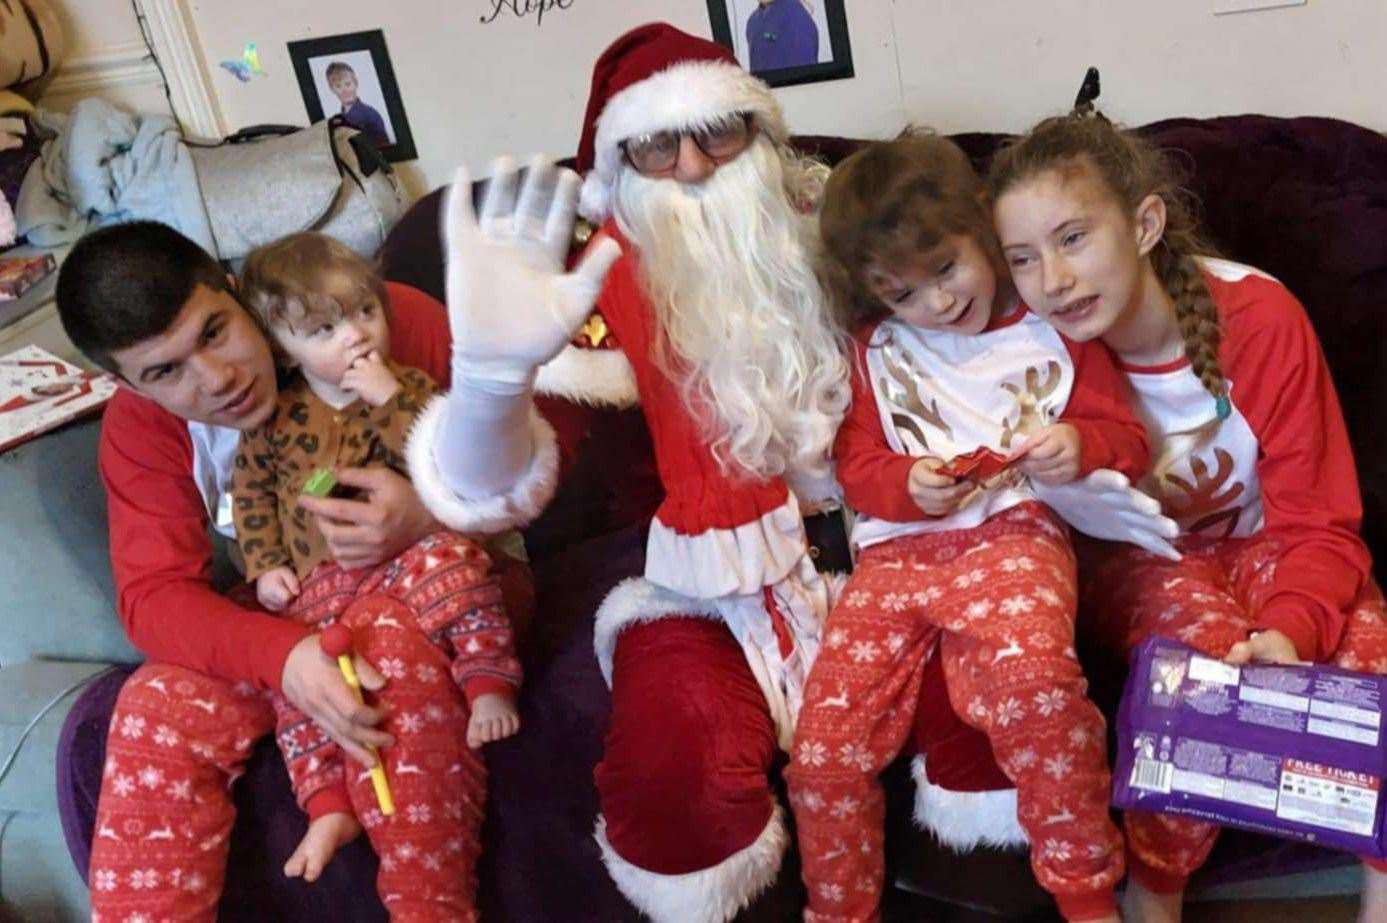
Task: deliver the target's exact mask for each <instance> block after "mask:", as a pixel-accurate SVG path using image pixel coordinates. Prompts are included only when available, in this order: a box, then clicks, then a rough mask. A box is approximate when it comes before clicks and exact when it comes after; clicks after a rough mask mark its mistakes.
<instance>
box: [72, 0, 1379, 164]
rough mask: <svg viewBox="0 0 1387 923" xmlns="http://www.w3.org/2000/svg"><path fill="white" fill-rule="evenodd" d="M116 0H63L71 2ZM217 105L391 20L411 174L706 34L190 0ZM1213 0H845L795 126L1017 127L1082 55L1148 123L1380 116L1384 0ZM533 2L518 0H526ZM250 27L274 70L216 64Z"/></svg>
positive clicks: (1058, 98) (885, 129)
mask: <svg viewBox="0 0 1387 923" xmlns="http://www.w3.org/2000/svg"><path fill="white" fill-rule="evenodd" d="M74 2H83V3H87V4H94V3H100V4H102V5H103V6H105V5H106V4H107V3H109V2H110V0H69V3H74ZM185 2H186V4H187V7H188V8H189V9H190V11H191V13H192V18H193V20H194V22H195V24H196V29H197V32H198V34H199V36H200V41H201V43H202V46H203V47H202V50H203V53H204V56H205V59H206V61H207V63H208V64H209V65H210V66H209V68H208V70H209V72H210V73H211V75H212V76H211V79H212V82H213V85H214V89H215V91H216V95H217V101H218V104H219V105H220V107H221V111H222V113H223V114H224V116H225V120H226V122H227V123H229V124H230V125H232V126H241V125H246V124H251V123H255V122H270V121H282V122H302V121H303V120H304V119H305V113H304V109H303V104H302V102H301V100H300V96H299V92H298V87H297V84H296V82H295V80H294V75H293V69H292V67H291V65H290V62H289V57H288V53H287V51H286V49H285V42H286V41H289V40H292V39H298V38H309V37H314V36H322V35H332V34H336V33H340V32H351V31H357V30H362V29H372V28H377V27H379V28H383V29H384V30H385V35H386V41H387V42H388V44H389V48H390V55H391V58H392V61H393V63H394V66H395V71H396V74H397V76H398V78H399V82H400V87H401V90H402V94H403V96H404V103H405V107H406V110H407V112H408V116H409V121H410V125H411V127H412V129H413V132H414V139H415V143H416V146H417V147H418V149H419V155H420V159H419V162H418V164H417V165H416V166H415V167H413V168H412V169H411V173H410V175H409V179H410V182H411V185H412V186H413V187H414V188H415V190H416V191H418V190H422V189H426V188H430V187H432V186H435V185H438V184H439V183H442V182H446V181H447V179H448V177H449V175H450V174H451V170H452V167H453V165H454V164H456V163H457V162H459V161H462V162H466V163H467V164H469V165H470V166H471V167H472V168H473V170H474V171H482V170H484V169H485V166H486V162H487V160H488V159H489V158H490V157H491V155H493V154H495V153H497V152H501V151H507V150H510V151H517V152H521V153H527V152H531V151H546V152H549V153H553V154H555V155H563V154H568V153H571V151H572V149H573V148H574V147H575V145H576V143H577V142H576V139H577V133H578V127H579V122H580V120H581V117H582V109H583V105H584V102H585V100H586V96H587V84H588V80H589V77H590V73H591V67H592V62H593V59H594V58H595V57H596V56H597V54H598V53H599V52H600V51H601V49H602V48H603V47H604V46H605V45H606V44H607V43H608V42H609V41H610V40H611V39H612V38H613V37H615V36H616V35H617V34H619V33H620V32H621V31H623V30H624V29H626V28H628V27H630V26H632V25H635V24H637V23H639V22H642V21H646V20H649V19H656V18H665V19H668V20H669V21H671V22H673V23H674V24H676V25H678V26H680V27H682V28H685V29H688V30H690V31H692V32H695V33H698V34H702V35H707V34H709V25H708V14H707V5H706V3H705V2H704V0H645V2H639V0H571V2H570V5H569V7H568V9H559V10H550V11H549V12H548V13H546V16H545V20H544V23H543V25H542V26H537V25H536V24H535V21H534V17H533V16H529V17H526V18H523V19H517V18H515V17H514V16H510V15H508V14H502V15H501V16H500V17H499V18H497V20H496V21H495V22H493V23H491V24H489V25H482V24H481V23H480V21H479V20H480V18H481V17H482V16H483V15H485V14H487V13H488V12H490V11H491V9H492V8H493V5H494V2H495V0H446V2H445V0H385V2H383V0H332V2H325V0H313V2H307V0H185ZM1214 3H1215V0H895V2H888V0H847V10H848V19H849V27H850V31H851V39H852V46H853V56H854V61H855V65H856V70H857V77H856V79H854V80H851V81H835V82H831V83H820V84H813V85H809V86H804V87H792V88H787V89H785V90H782V91H780V97H781V99H782V101H783V103H784V105H785V107H786V110H787V113H788V115H789V118H790V122H791V125H792V126H793V128H794V129H795V130H797V131H801V132H824V133H839V134H851V135H884V134H888V133H891V132H894V131H895V130H897V129H898V128H900V127H901V126H902V125H903V124H905V123H906V122H908V121H916V122H924V123H931V124H934V125H936V126H938V127H939V128H941V129H943V130H947V131H956V130H965V129H974V130H986V129H1008V130H1015V129H1020V128H1022V127H1024V126H1025V125H1026V124H1028V123H1029V122H1031V121H1034V120H1035V119H1036V118H1037V117H1039V116H1041V115H1043V114H1048V113H1050V112H1053V111H1056V110H1059V109H1062V108H1064V107H1065V106H1066V105H1067V103H1068V101H1069V100H1071V99H1072V97H1073V94H1074V91H1075V89H1076V88H1077V86H1078V82H1079V80H1080V78H1081V77H1082V75H1083V71H1084V68H1085V66H1086V65H1088V64H1096V65H1098V66H1099V67H1100V68H1102V71H1103V75H1104V103H1105V105H1106V107H1107V109H1108V111H1109V112H1110V113H1111V114H1112V115H1114V116H1115V117H1117V118H1120V119H1122V120H1125V121H1128V122H1131V123H1141V122H1146V121H1150V120H1153V119H1158V118H1164V117H1168V116H1175V115H1213V114H1224V113H1239V112H1267V113H1272V114H1278V115H1301V114H1321V115H1334V116H1339V117H1342V118H1347V119H1352V120H1354V121H1358V122H1360V123H1363V124H1366V125H1369V126H1371V127H1374V128H1378V129H1387V88H1384V83H1385V82H1387V64H1384V63H1383V62H1384V61H1387V0H1309V3H1308V4H1307V5H1305V6H1297V7H1289V8H1282V9H1272V10H1265V11H1260V12H1252V13H1242V14H1237V15H1231V16H1214V15H1213V13H1212V10H1213V7H1214ZM520 5H521V6H522V7H523V6H524V0H520ZM247 41H255V42H257V43H258V45H259V48H260V55H261V60H262V62H263V64H264V67H265V70H266V71H267V72H268V76H266V77H262V78H257V79H256V80H254V81H253V82H251V83H249V84H243V83H240V82H238V81H237V80H236V79H235V78H234V77H233V76H232V75H231V74H229V73H227V72H226V71H224V70H222V69H220V68H218V67H216V62H218V61H220V60H222V59H225V58H233V57H237V56H238V55H239V54H240V49H241V46H242V45H243V44H244V43H245V42H247Z"/></svg>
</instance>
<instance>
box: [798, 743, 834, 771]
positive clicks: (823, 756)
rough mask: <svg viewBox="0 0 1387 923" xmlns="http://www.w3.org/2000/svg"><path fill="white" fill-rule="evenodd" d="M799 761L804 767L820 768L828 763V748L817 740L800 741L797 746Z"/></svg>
mask: <svg viewBox="0 0 1387 923" xmlns="http://www.w3.org/2000/svg"><path fill="white" fill-rule="evenodd" d="M799 761H800V762H801V763H803V764H804V765H806V766H814V767H818V766H822V765H823V764H824V763H826V762H828V748H827V747H825V746H824V745H823V744H822V743H821V742H820V741H817V740H802V741H800V744H799Z"/></svg>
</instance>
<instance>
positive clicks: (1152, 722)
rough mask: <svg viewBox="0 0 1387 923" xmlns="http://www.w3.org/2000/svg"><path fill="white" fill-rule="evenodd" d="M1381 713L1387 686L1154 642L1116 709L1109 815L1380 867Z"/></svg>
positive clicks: (1136, 657) (1357, 676) (1141, 653)
mask: <svg viewBox="0 0 1387 923" xmlns="http://www.w3.org/2000/svg"><path fill="white" fill-rule="evenodd" d="M1384 702H1387V677H1383V676H1370V675H1367V674H1363V673H1350V672H1348V671H1347V670H1340V669H1337V668H1335V667H1328V666H1321V665H1314V666H1305V667H1299V666H1297V667H1277V666H1266V665H1262V664H1250V665H1248V666H1245V667H1234V666H1230V665H1228V664H1226V663H1223V662H1222V661H1219V660H1213V659H1211V658H1208V657H1205V656H1203V655H1201V654H1198V653H1196V652H1195V651H1194V650H1193V649H1191V648H1189V647H1186V646H1185V645H1183V644H1180V643H1178V642H1176V641H1169V640H1166V639H1164V638H1151V639H1149V640H1147V641H1146V642H1145V643H1143V644H1142V645H1141V646H1140V647H1139V648H1138V649H1137V651H1136V653H1135V654H1133V656H1132V672H1131V674H1130V675H1129V676H1128V678H1127V688H1126V689H1125V690H1124V691H1123V693H1122V704H1121V706H1120V707H1119V709H1118V715H1117V762H1116V764H1115V765H1114V766H1113V805H1114V806H1116V807H1119V808H1138V809H1140V810H1143V811H1162V812H1166V813H1170V814H1185V815H1189V816H1192V817H1201V818H1204V819H1206V820H1210V821H1213V822H1215V823H1218V824H1222V825H1226V826H1230V827H1241V828H1243V829H1244V830H1253V831H1257V832H1259V833H1269V834H1272V835H1274V836H1280V837H1285V838H1287V839H1293V840H1303V841H1305V842H1310V843H1317V844H1319V845H1321V846H1328V847H1333V848H1337V849H1344V850H1348V851H1350V852H1353V853H1357V854H1358V855H1363V856H1373V857H1376V858H1384V857H1387V842H1384V839H1387V838H1384V834H1383V820H1384V814H1387V810H1384V805H1383V778H1384V776H1387V747H1384V745H1383V740H1382V731H1383V728H1382V708H1383V703H1384Z"/></svg>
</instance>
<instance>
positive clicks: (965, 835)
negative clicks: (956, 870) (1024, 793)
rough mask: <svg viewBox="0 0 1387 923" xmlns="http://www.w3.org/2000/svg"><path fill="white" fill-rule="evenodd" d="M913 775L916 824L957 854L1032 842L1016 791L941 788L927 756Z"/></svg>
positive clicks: (914, 762) (920, 759)
mask: <svg viewBox="0 0 1387 923" xmlns="http://www.w3.org/2000/svg"><path fill="white" fill-rule="evenodd" d="M910 774H911V776H912V777H914V779H915V825H916V826H917V827H919V828H920V829H922V830H928V831H930V832H931V833H933V834H934V835H935V836H936V837H938V838H939V842H941V843H943V844H944V845H945V846H948V847H949V848H950V849H952V850H954V851H955V852H968V851H969V850H973V849H977V848H978V847H979V846H1001V847H1012V846H1025V845H1026V844H1027V843H1028V842H1029V841H1028V840H1027V838H1026V831H1025V830H1023V829H1021V822H1020V821H1019V820H1017V817H1016V789H1014V788H1003V789H996V790H993V791H989V792H959V791H954V790H953V789H948V788H941V787H940V786H938V785H935V784H934V783H933V782H931V781H930V780H929V775H928V774H927V773H926V772H925V757H924V755H923V754H921V755H920V756H917V757H915V759H914V760H912V761H911V763H910Z"/></svg>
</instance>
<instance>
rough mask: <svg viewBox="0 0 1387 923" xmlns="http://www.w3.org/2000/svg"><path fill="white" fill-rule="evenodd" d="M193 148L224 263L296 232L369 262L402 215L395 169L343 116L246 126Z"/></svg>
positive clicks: (199, 179) (212, 225)
mask: <svg viewBox="0 0 1387 923" xmlns="http://www.w3.org/2000/svg"><path fill="white" fill-rule="evenodd" d="M189 147H190V148H191V150H192V155H193V163H194V166H195V168H196V170H197V177H198V187H199V188H200V190H201V192H202V199H203V204H204V206H205V207H206V209H207V218H208V221H209V223H210V224H211V227H212V236H213V238H215V240H216V244H217V256H218V257H220V258H221V259H223V260H239V259H242V258H243V257H245V256H246V254H248V253H250V251H251V250H253V249H255V248H256V247H259V246H261V245H263V244H267V243H270V242H271V241H274V240H277V239H279V238H280V237H283V236H284V235H285V234H291V233H293V232H295V231H320V232H322V233H324V234H328V235H330V236H332V237H335V238H337V239H338V240H340V241H342V242H343V243H345V244H346V245H347V246H349V247H351V248H352V249H353V250H355V251H356V252H357V253H360V254H361V255H362V256H365V257H370V256H373V255H374V254H375V252H376V250H377V249H378V248H379V247H380V245H381V244H382V243H383V242H384V240H385V235H386V234H388V233H389V232H390V229H391V228H392V227H393V226H394V225H395V222H396V221H398V220H399V218H400V215H401V214H403V213H404V207H405V203H404V195H403V193H402V192H401V190H400V184H399V181H398V180H397V179H396V177H395V173H394V171H393V170H392V169H391V168H390V165H389V164H388V163H387V162H386V161H385V158H384V157H382V156H381V155H380V153H379V152H378V151H377V150H376V149H375V148H374V147H372V146H371V143H370V142H369V141H368V140H367V139H366V136H365V135H363V134H362V133H361V132H359V131H357V130H356V129H355V128H352V127H350V126H349V125H347V124H346V123H345V122H343V121H341V119H339V118H332V119H328V120H326V121H322V122H318V123H316V124H314V125H311V126H309V127H308V128H304V129H293V128H286V127H281V126H263V127H260V128H250V129H244V130H243V131H241V132H238V133H237V134H235V135H232V136H231V137H229V138H227V139H226V141H225V142H222V143H220V144H217V145H215V146H200V145H198V144H196V143H190V144H189Z"/></svg>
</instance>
